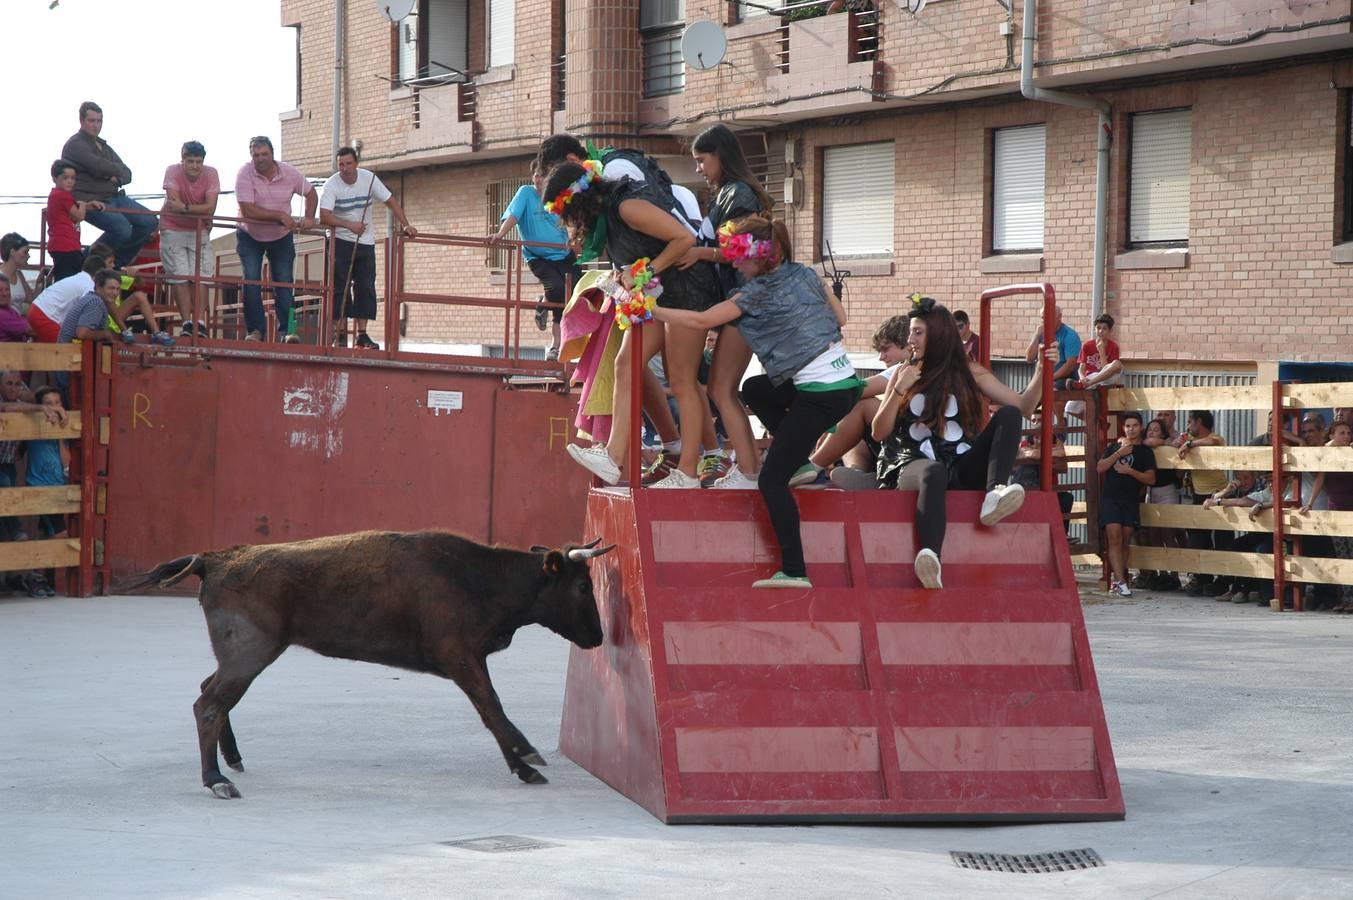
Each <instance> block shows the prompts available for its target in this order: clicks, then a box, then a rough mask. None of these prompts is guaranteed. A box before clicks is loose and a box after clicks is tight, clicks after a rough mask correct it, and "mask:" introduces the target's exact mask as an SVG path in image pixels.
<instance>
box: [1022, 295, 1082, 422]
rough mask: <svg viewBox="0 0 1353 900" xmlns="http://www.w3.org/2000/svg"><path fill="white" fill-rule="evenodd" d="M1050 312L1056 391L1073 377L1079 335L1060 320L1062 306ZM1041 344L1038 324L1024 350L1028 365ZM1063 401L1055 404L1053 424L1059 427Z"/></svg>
mask: <svg viewBox="0 0 1353 900" xmlns="http://www.w3.org/2000/svg"><path fill="white" fill-rule="evenodd" d="M1052 314H1053V316H1054V317H1055V320H1056V322H1057V331H1056V332H1054V333H1053V337H1054V338H1055V339H1056V341H1057V367H1056V368H1054V369H1053V370H1052V388H1053V390H1057V391H1064V390H1066V383H1067V380H1068V379H1070V378H1073V377H1075V374H1076V366H1077V362H1078V360H1079V358H1080V355H1081V336H1080V335H1079V334H1076V330H1075V329H1074V328H1072V327H1071V326H1070V325H1067V324H1066V323H1065V322H1063V321H1062V308H1061V307H1060V306H1054V307H1053V308H1052ZM1042 346H1043V326H1042V325H1039V326H1038V328H1036V329H1034V336H1033V339H1032V340H1031V341H1029V347H1028V349H1027V350H1025V351H1024V358H1025V361H1026V362H1028V363H1029V364H1030V365H1032V364H1033V362H1034V361H1035V360H1036V359H1038V351H1039V348H1040V347H1042ZM1065 406H1066V403H1065V401H1063V402H1061V403H1058V404H1057V405H1056V410H1055V412H1056V418H1055V420H1054V422H1053V425H1054V426H1056V427H1059V428H1060V427H1061V425H1062V423H1063V422H1064V421H1065V420H1066V414H1065V412H1064V408H1065Z"/></svg>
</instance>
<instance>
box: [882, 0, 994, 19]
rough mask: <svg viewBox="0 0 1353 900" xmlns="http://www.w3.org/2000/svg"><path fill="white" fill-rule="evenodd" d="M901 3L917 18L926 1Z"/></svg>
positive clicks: (911, 0)
mask: <svg viewBox="0 0 1353 900" xmlns="http://www.w3.org/2000/svg"><path fill="white" fill-rule="evenodd" d="M903 3H904V5H905V6H906V7H907V12H909V13H911V14H912V15H913V16H919V15H920V14H921V10H923V9H925V5H926V0H903ZM1009 8H1010V7H1008V6H1007V7H1006V9H1009Z"/></svg>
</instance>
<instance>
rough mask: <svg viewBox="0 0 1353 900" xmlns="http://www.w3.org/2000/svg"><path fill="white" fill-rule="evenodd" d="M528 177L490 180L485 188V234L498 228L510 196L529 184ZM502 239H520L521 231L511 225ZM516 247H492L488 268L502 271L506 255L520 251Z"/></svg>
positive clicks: (505, 263)
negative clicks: (486, 197)
mask: <svg viewBox="0 0 1353 900" xmlns="http://www.w3.org/2000/svg"><path fill="white" fill-rule="evenodd" d="M530 183H531V179H530V178H504V179H503V180H501V181H490V182H489V183H488V185H487V187H486V188H485V190H486V191H487V193H488V213H489V220H488V223H487V227H488V231H487V232H485V233H486V234H493V233H494V232H496V231H497V230H498V225H499V224H500V223H501V222H502V220H503V213H504V212H505V211H506V210H507V205H508V204H509V203H511V202H512V198H513V197H515V196H516V195H517V190H518V189H519V188H520V187H521V186H522V185H524V184H530ZM503 239H504V240H508V241H518V240H521V232H519V231H518V230H517V226H515V225H514V226H512V230H511V231H509V232H508V233H507V234H505V235H504V236H503ZM520 252H521V251H520V250H518V249H517V248H516V247H502V246H499V247H494V248H491V249H490V250H489V259H488V263H489V268H490V269H492V270H493V271H495V272H502V271H503V270H505V269H506V268H507V263H508V257H509V256H511V255H512V254H513V253H520Z"/></svg>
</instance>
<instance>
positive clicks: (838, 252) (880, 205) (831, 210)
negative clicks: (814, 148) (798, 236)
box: [822, 141, 896, 257]
mask: <svg viewBox="0 0 1353 900" xmlns="http://www.w3.org/2000/svg"><path fill="white" fill-rule="evenodd" d="M895 174H896V151H895V149H894V147H893V142H892V141H885V142H883V143H879V144H854V145H852V146H846V147H827V148H826V149H825V150H823V153H822V255H823V256H824V257H825V256H826V255H827V244H828V243H830V244H831V252H832V254H833V255H835V256H837V257H849V256H892V254H893V210H894V208H895V204H896V201H895V199H894V197H893V188H894V182H895V180H896V179H895Z"/></svg>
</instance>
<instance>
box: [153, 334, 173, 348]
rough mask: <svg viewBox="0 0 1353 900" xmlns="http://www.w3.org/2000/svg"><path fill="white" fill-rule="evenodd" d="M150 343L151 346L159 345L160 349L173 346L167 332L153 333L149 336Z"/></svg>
mask: <svg viewBox="0 0 1353 900" xmlns="http://www.w3.org/2000/svg"><path fill="white" fill-rule="evenodd" d="M150 342H151V343H152V344H159V345H160V346H161V347H172V346H174V339H173V338H172V337H170V335H169V332H167V331H157V332H155V333H154V334H152V335H151V336H150Z"/></svg>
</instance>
